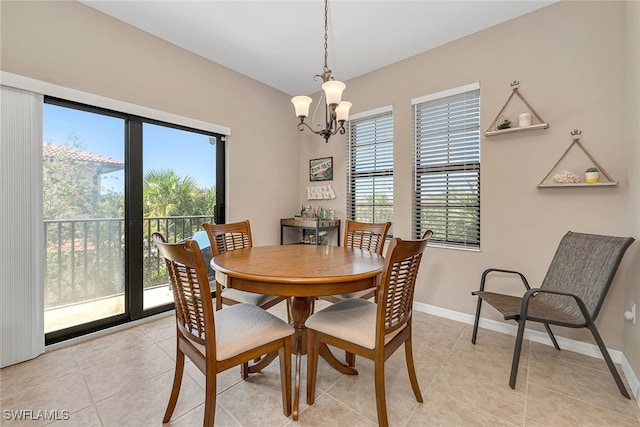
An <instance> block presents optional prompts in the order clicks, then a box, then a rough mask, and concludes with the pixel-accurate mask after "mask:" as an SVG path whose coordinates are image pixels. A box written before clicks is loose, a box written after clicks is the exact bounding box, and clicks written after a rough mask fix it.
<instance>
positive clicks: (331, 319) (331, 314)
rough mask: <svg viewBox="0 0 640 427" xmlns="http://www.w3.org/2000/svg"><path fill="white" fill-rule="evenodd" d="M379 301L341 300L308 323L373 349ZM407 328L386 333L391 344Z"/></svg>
mask: <svg viewBox="0 0 640 427" xmlns="http://www.w3.org/2000/svg"><path fill="white" fill-rule="evenodd" d="M376 310H377V308H376V304H375V303H373V302H369V301H365V300H363V299H359V298H350V299H347V300H344V301H341V302H337V303H335V304H332V305H330V306H328V307H327V308H324V309H322V310H320V311H318V312H317V313H315V314H313V315H312V316H311V317H309V318H308V319H307V321H306V322H305V326H306V327H307V328H310V329H314V330H316V331H318V332H322V333H323V334H327V335H331V336H334V337H336V338H340V339H342V340H345V341H349V342H352V343H354V344H357V345H359V346H362V347H365V348H369V349H373V348H375V346H376ZM404 327H406V324H405V325H403V326H402V327H401V328H399V329H397V330H395V331H393V332H391V333H389V334H387V335H385V337H384V343H385V345H386V344H388V343H389V342H390V341H391V340H392V339H393V338H394V337H395V336H396V335H398V334H399V333H400V332H401V331H402V330H403V329H404Z"/></svg>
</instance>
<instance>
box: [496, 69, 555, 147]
mask: <svg viewBox="0 0 640 427" xmlns="http://www.w3.org/2000/svg"><path fill="white" fill-rule="evenodd" d="M519 86H520V82H519V81H517V80H514V81H513V82H511V95H509V98H507V102H505V103H504V105H503V106H502V108H501V109H500V111H499V112H498V115H497V116H496V118H495V119H493V121H492V122H491V125H489V127H488V128H487V130H486V131H485V132H484V136H494V135H503V134H505V133H515V132H523V131H525V130H536V129H546V128H548V127H549V123H547V122H545V121H544V119H543V118H542V117H541V116H540V114H538V112H537V111H536V110H535V109H534V108H533V107H532V106H531V104H529V101H527V99H526V98H525V97H524V95H522V94H521V93H520V92H518V87H519ZM513 95H518V97H519V98H520V99H521V100H522V102H524V105H526V106H527V108H528V109H529V110H530V111H531V112H532V113H533V115H534V116H536V118H537V119H538V121H539V122H540V123H538V124H535V125H530V126H521V127H513V128H507V129H496V128H495V126H496V123H497V122H498V119H499V117H500V115H501V114H502V112H503V111H504V110H505V108H507V105H508V104H509V102H510V101H511V99H512V98H513Z"/></svg>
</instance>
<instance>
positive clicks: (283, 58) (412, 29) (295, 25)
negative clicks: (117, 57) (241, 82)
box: [80, 0, 557, 95]
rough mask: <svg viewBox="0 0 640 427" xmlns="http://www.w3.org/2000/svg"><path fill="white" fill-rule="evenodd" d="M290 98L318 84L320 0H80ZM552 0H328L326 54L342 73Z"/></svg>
mask: <svg viewBox="0 0 640 427" xmlns="http://www.w3.org/2000/svg"><path fill="white" fill-rule="evenodd" d="M80 1H81V2H82V3H84V4H86V5H87V6H90V7H92V8H94V9H97V10H99V11H101V12H103V13H106V14H108V15H111V16H113V17H114V18H117V19H119V20H121V21H123V22H126V23H128V24H130V25H133V26H135V27H138V28H140V29H141V30H143V31H146V32H148V33H151V34H153V35H155V36H157V37H160V38H162V39H164V40H166V41H168V42H170V43H173V44H175V45H177V46H180V47H182V48H184V49H187V50H189V51H192V52H194V53H196V54H198V55H200V56H203V57H205V58H207V59H210V60H211V61H214V62H216V63H218V64H222V65H224V66H226V67H228V68H231V69H232V70H235V71H237V72H239V73H242V74H245V75H247V76H249V77H251V78H253V79H255V80H258V81H261V82H263V83H265V84H267V85H269V86H272V87H274V88H276V89H278V90H281V91H282V92H285V93H287V94H290V95H308V94H311V93H314V92H316V91H318V90H319V87H320V84H321V80H317V81H314V79H313V76H314V75H316V74H320V73H321V72H322V67H323V65H324V47H323V45H324V40H323V39H324V2H323V1H322V0H288V1H273V0H254V1H248V0H226V1H223V0H209V1H203V0H200V1H184V0H183V1H180V0H173V1H167V0H156V1H149V0H128V1H113V0H80ZM556 1H557V0H549V1H546V0H545V1H543V0H502V1H486V0H485V1H482V0H470V1H457V0H447V1H431V0H413V1H401V0H386V1H382V0H331V1H330V2H329V43H328V46H329V60H328V65H329V68H330V69H331V70H333V76H334V77H335V78H336V80H343V81H344V80H349V79H352V78H354V77H358V76H360V75H363V74H366V73H368V72H370V71H373V70H376V69H378V68H382V67H384V66H386V65H389V64H392V63H395V62H398V61H400V60H403V59H405V58H408V57H411V56H413V55H416V54H419V53H421V52H425V51H427V50H430V49H433V48H435V47H437V46H441V45H443V44H446V43H448V42H451V41H453V40H456V39H460V38H462V37H465V36H467V35H469V34H473V33H475V32H478V31H481V30H483V29H485V28H488V27H491V26H493V25H496V24H499V23H502V22H505V21H508V20H510V19H513V18H516V17H518V16H521V15H524V14H526V13H529V12H532V11H534V10H537V9H540V8H542V7H545V6H548V5H550V4H552V3H555V2H556Z"/></svg>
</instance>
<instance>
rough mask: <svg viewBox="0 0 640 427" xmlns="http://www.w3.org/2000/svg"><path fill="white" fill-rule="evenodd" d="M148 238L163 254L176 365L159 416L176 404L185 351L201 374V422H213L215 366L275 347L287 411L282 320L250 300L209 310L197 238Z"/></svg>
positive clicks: (287, 352)
mask: <svg viewBox="0 0 640 427" xmlns="http://www.w3.org/2000/svg"><path fill="white" fill-rule="evenodd" d="M152 238H153V241H154V242H155V244H156V245H157V246H158V250H159V251H160V254H161V255H162V256H163V257H164V259H165V264H166V267H167V272H168V275H169V281H170V285H171V289H172V291H173V297H174V302H175V312H176V327H177V328H176V338H177V340H176V367H175V373H174V376H173V387H172V389H171V396H170V398H169V403H168V405H167V409H166V411H165V414H164V418H163V419H162V422H163V423H167V422H169V421H170V420H171V415H172V414H173V411H174V409H175V407H176V403H177V401H178V395H179V393H180V386H181V384H182V375H183V373H184V362H185V356H187V357H188V358H189V359H190V360H191V361H192V362H193V364H194V365H195V366H197V367H198V369H200V371H201V372H202V373H203V374H204V375H205V403H204V422H203V425H204V426H208V427H213V425H214V419H215V409H216V377H217V374H218V373H219V372H222V371H225V370H227V369H229V368H232V367H234V366H238V365H240V364H242V363H245V362H247V361H249V360H253V359H255V358H256V357H259V356H261V355H263V354H266V353H271V352H277V353H278V356H279V359H280V377H281V383H282V384H281V388H282V407H283V412H284V415H285V416H287V417H288V416H289V415H291V335H292V334H293V332H294V329H293V328H292V327H291V326H289V325H288V324H287V323H286V322H284V321H282V320H281V319H279V318H277V317H276V316H274V315H272V314H271V313H268V312H266V311H265V310H262V309H260V308H258V307H256V306H255V305H252V304H236V305H233V306H231V307H227V308H225V309H224V310H218V311H214V310H213V302H212V299H211V298H210V295H211V289H210V287H209V279H208V277H207V270H206V268H205V263H204V260H203V258H202V253H201V252H200V248H199V246H198V243H197V242H196V241H194V240H187V241H184V242H180V243H167V242H166V240H165V238H164V236H163V235H162V234H160V233H153V235H152Z"/></svg>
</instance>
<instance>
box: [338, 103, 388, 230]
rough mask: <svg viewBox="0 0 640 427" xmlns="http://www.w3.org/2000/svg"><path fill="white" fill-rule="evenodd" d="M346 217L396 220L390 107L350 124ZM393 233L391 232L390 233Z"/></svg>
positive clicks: (384, 220)
mask: <svg viewBox="0 0 640 427" xmlns="http://www.w3.org/2000/svg"><path fill="white" fill-rule="evenodd" d="M347 158H348V171H347V186H348V188H347V216H348V218H349V219H352V220H355V221H361V222H376V223H379V222H386V221H392V220H393V116H392V114H391V110H390V107H384V108H382V109H380V110H376V111H373V112H368V113H364V114H359V115H357V116H356V117H355V118H351V120H350V121H349V145H348V153H347ZM390 234H391V233H390Z"/></svg>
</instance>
